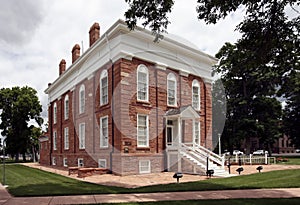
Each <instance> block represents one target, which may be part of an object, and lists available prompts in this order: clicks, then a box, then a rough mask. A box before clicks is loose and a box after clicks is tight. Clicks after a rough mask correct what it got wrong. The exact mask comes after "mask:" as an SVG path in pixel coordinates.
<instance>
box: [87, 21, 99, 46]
mask: <svg viewBox="0 0 300 205" xmlns="http://www.w3.org/2000/svg"><path fill="white" fill-rule="evenodd" d="M89 34H90V46H92V45H93V44H94V43H95V42H96V41H97V40H98V39H99V37H100V26H99V24H98V23H94V24H93V25H92V27H91V28H90V32H89Z"/></svg>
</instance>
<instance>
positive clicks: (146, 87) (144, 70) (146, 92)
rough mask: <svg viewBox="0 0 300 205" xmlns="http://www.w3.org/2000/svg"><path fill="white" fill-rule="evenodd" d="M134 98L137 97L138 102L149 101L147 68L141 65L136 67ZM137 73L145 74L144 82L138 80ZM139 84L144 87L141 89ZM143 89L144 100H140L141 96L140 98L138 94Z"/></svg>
mask: <svg viewBox="0 0 300 205" xmlns="http://www.w3.org/2000/svg"><path fill="white" fill-rule="evenodd" d="M136 73H137V74H136V89H137V91H136V97H137V100H138V101H145V102H148V101H149V71H148V68H147V67H146V66H145V65H143V64H141V65H139V66H138V68H137V72H136ZM139 73H141V74H146V82H143V81H142V80H141V79H140V78H139ZM141 84H143V85H145V86H143V87H141ZM143 88H144V89H145V91H144V92H145V99H142V98H141V96H140V94H139V93H140V92H141V90H144V89H143Z"/></svg>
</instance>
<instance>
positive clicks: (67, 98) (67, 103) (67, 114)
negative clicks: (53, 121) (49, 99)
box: [64, 95, 70, 120]
mask: <svg viewBox="0 0 300 205" xmlns="http://www.w3.org/2000/svg"><path fill="white" fill-rule="evenodd" d="M64 102H65V103H64V117H65V120H67V119H69V111H70V105H69V95H66V96H65V101H64Z"/></svg>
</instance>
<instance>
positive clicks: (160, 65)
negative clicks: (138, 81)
mask: <svg viewBox="0 0 300 205" xmlns="http://www.w3.org/2000/svg"><path fill="white" fill-rule="evenodd" d="M167 67H168V66H167V65H166V64H163V63H159V62H157V63H156V64H155V68H157V69H159V70H166V69H167Z"/></svg>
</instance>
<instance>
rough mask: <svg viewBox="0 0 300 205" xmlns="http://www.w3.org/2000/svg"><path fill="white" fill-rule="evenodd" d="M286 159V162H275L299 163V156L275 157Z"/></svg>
mask: <svg viewBox="0 0 300 205" xmlns="http://www.w3.org/2000/svg"><path fill="white" fill-rule="evenodd" d="M276 158H285V159H288V161H287V162H277V164H287V165H300V157H276Z"/></svg>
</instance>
